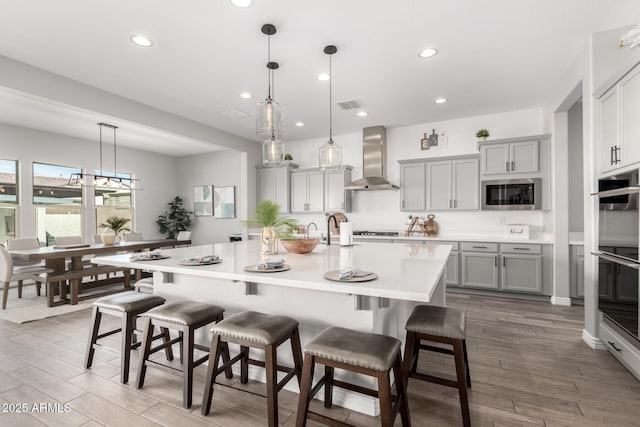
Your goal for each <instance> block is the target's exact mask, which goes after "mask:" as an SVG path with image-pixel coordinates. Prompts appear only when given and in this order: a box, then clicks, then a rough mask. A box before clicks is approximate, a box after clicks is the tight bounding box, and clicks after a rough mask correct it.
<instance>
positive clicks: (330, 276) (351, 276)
mask: <svg viewBox="0 0 640 427" xmlns="http://www.w3.org/2000/svg"><path fill="white" fill-rule="evenodd" d="M324 278H325V279H327V280H332V281H334V282H368V281H370V280H376V279H377V278H378V275H377V274H376V273H373V272H370V271H365V270H362V269H360V268H352V267H349V268H344V269H342V270H332V271H327V272H326V273H324Z"/></svg>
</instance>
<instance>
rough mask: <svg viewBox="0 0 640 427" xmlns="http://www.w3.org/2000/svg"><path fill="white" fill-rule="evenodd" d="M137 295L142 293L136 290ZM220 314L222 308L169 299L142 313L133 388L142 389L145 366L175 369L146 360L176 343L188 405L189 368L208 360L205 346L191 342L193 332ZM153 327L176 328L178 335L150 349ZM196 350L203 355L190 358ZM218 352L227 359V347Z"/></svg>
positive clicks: (190, 382) (186, 405)
mask: <svg viewBox="0 0 640 427" xmlns="http://www.w3.org/2000/svg"><path fill="white" fill-rule="evenodd" d="M138 295H145V294H141V293H138ZM223 313H224V308H222V307H218V306H217V305H212V304H205V303H201V302H195V301H177V302H170V303H167V304H164V305H161V306H159V307H155V308H153V309H151V310H149V311H147V312H146V313H144V315H143V318H144V337H143V339H142V343H143V351H142V352H141V353H140V359H139V362H138V377H137V380H136V384H137V387H138V388H142V387H143V386H144V378H145V375H146V372H147V367H148V366H152V367H155V368H161V369H165V370H167V371H169V372H172V373H173V372H175V371H179V369H176V368H174V367H169V366H166V365H164V364H162V363H160V362H158V361H155V360H150V359H149V357H150V356H151V355H152V354H153V353H155V352H157V351H160V350H163V349H164V350H166V349H167V348H169V349H170V348H171V346H172V345H173V344H175V343H179V344H180V363H181V364H182V370H181V371H182V377H183V401H182V404H183V406H184V407H185V408H190V407H191V403H192V396H193V369H194V368H195V367H197V366H199V365H201V364H202V363H204V362H206V361H207V360H208V359H209V347H207V346H204V345H200V344H196V343H195V342H194V336H195V331H196V329H198V328H201V327H203V326H205V325H208V324H210V323H214V322H219V321H221V320H222V319H223V318H224V315H223ZM155 326H160V327H161V328H167V329H174V330H177V331H178V334H179V336H178V337H177V338H174V339H170V340H167V341H165V342H164V343H163V344H161V345H158V346H156V347H154V348H151V341H152V336H153V329H154V327H155ZM196 349H197V350H200V351H204V352H206V353H207V354H206V355H204V356H202V357H201V358H199V359H197V360H194V352H195V350H196ZM221 355H222V357H223V359H224V360H229V351H228V349H227V347H224V349H223V351H221ZM226 374H227V378H232V377H233V375H232V372H231V369H227V370H226Z"/></svg>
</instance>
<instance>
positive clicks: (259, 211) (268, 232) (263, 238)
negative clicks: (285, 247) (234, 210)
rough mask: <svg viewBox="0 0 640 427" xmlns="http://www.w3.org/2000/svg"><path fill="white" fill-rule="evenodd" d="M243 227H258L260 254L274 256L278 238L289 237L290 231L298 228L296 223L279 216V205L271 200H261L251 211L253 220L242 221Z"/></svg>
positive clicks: (293, 220)
mask: <svg viewBox="0 0 640 427" xmlns="http://www.w3.org/2000/svg"><path fill="white" fill-rule="evenodd" d="M242 225H243V226H245V227H260V228H262V230H261V231H260V253H261V254H263V255H275V254H277V253H278V237H279V236H285V237H290V236H291V233H290V231H289V230H290V229H296V228H297V227H298V221H296V220H295V219H291V218H283V217H282V216H281V215H280V205H278V204H277V203H276V202H274V201H272V200H263V201H261V202H260V203H258V206H256V209H255V210H254V211H253V219H248V220H244V221H242Z"/></svg>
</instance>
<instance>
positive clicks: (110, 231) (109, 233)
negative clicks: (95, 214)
mask: <svg viewBox="0 0 640 427" xmlns="http://www.w3.org/2000/svg"><path fill="white" fill-rule="evenodd" d="M129 221H130V220H129V219H128V218H125V217H121V216H110V217H109V218H107V219H105V220H104V222H103V223H102V224H100V227H105V229H104V230H103V231H102V233H101V234H100V238H101V239H102V243H104V244H105V245H113V243H114V242H115V240H116V237H117V236H119V235H120V233H121V232H123V231H131V229H130V228H129V227H125V225H126V224H127V223H128V222H129Z"/></svg>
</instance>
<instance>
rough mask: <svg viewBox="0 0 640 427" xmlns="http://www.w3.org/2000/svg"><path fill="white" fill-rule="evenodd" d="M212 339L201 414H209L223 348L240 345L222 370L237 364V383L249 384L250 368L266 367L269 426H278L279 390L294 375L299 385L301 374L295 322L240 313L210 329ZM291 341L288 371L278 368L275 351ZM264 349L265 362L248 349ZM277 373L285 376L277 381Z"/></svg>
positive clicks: (288, 319)
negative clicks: (252, 356) (238, 380)
mask: <svg viewBox="0 0 640 427" xmlns="http://www.w3.org/2000/svg"><path fill="white" fill-rule="evenodd" d="M211 332H212V333H213V336H212V339H211V353H210V354H209V368H208V370H207V379H206V381H205V385H204V396H203V398H202V414H203V415H209V412H210V411H211V400H212V397H213V383H214V382H215V379H216V376H217V375H218V374H219V373H220V369H218V359H219V358H218V356H219V355H220V353H221V351H222V349H223V345H226V344H227V343H234V344H239V345H240V354H238V355H237V356H236V357H234V358H233V359H231V360H230V361H228V362H226V363H225V364H224V365H223V366H222V368H221V369H225V368H230V367H231V366H232V365H233V364H235V363H236V362H238V361H240V362H241V364H240V382H241V383H242V384H246V383H247V382H248V373H249V365H250V364H251V365H255V366H261V367H263V368H265V370H266V374H267V408H268V419H269V426H270V427H275V426H277V425H278V391H279V390H280V389H282V388H283V387H284V386H285V384H287V383H288V382H289V381H290V380H291V378H293V377H294V376H296V377H297V379H298V384H300V373H301V371H302V351H301V348H300V336H299V334H298V322H297V321H296V320H294V319H292V318H290V317H286V316H273V315H268V314H264V313H258V312H255V311H243V312H241V313H238V314H235V315H233V316H231V317H229V318H228V319H225V320H223V321H222V322H220V323H218V324H217V325H215V326H214V327H213V329H212V330H211ZM287 340H291V350H292V352H293V361H294V367H293V368H288V367H284V366H279V365H278V360H277V348H278V346H279V345H280V344H282V343H283V342H285V341H287ZM250 348H256V349H260V350H263V351H264V353H265V361H264V362H262V361H259V360H255V359H251V358H250V357H249V349H250ZM214 349H215V351H214ZM278 371H282V372H286V373H287V375H286V376H285V377H284V378H283V379H282V380H281V381H280V382H278V377H277V373H278Z"/></svg>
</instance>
